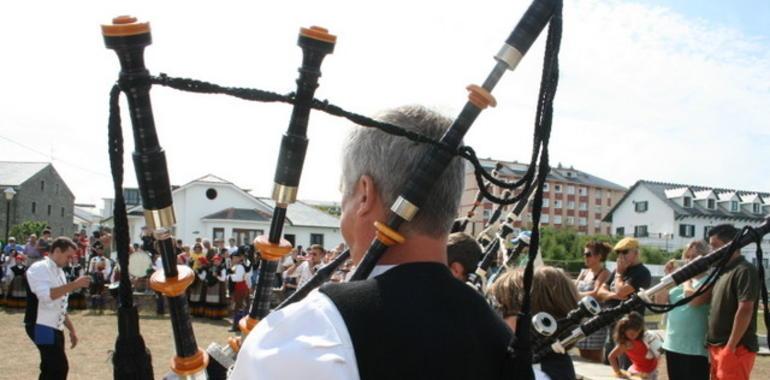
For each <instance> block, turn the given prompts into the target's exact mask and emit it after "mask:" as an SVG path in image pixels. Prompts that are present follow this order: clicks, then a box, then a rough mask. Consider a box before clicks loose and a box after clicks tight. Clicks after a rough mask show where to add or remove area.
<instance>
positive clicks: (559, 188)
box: [553, 184, 561, 193]
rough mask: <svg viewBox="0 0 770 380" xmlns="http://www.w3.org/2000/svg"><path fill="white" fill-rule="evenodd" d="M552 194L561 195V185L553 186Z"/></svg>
mask: <svg viewBox="0 0 770 380" xmlns="http://www.w3.org/2000/svg"><path fill="white" fill-rule="evenodd" d="M553 192H554V193H561V185H559V184H556V185H554V186H553Z"/></svg>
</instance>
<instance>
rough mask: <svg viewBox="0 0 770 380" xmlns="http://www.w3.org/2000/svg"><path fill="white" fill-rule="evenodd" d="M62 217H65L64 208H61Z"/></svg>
mask: <svg viewBox="0 0 770 380" xmlns="http://www.w3.org/2000/svg"><path fill="white" fill-rule="evenodd" d="M61 217H62V218H63V217H64V207H62V208H61Z"/></svg>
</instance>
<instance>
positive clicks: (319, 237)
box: [310, 234, 324, 247]
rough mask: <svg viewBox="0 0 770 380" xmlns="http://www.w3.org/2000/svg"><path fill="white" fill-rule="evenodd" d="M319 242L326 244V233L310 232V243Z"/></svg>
mask: <svg viewBox="0 0 770 380" xmlns="http://www.w3.org/2000/svg"><path fill="white" fill-rule="evenodd" d="M313 244H318V245H320V246H321V247H323V246H324V234H310V245H313Z"/></svg>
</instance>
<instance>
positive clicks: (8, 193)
mask: <svg viewBox="0 0 770 380" xmlns="http://www.w3.org/2000/svg"><path fill="white" fill-rule="evenodd" d="M3 194H5V205H6V213H5V244H8V228H9V227H10V226H11V201H12V200H13V196H14V195H16V190H14V189H13V188H12V187H9V188H7V189H5V191H3Z"/></svg>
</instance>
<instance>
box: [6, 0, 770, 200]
mask: <svg viewBox="0 0 770 380" xmlns="http://www.w3.org/2000/svg"><path fill="white" fill-rule="evenodd" d="M529 2H530V0H483V1H481V2H479V4H478V6H473V7H469V6H468V4H467V2H464V1H449V0H422V1H414V0H391V1H388V2H382V1H380V2H372V1H358V2H353V1H349V0H326V1H323V2H322V1H317V0H296V1H292V2H275V1H270V2H268V1H266V0H260V1H254V0H249V1H231V2H221V3H214V2H210V1H192V0H188V1H171V0H169V1H162V2H159V1H157V0H132V1H104V0H83V1H82V2H81V3H82V6H81V7H79V9H78V11H77V12H74V11H73V8H72V5H71V4H70V3H67V2H61V1H53V0H28V1H17V2H14V1H2V2H0V15H2V16H5V17H4V18H3V22H0V35H4V36H13V38H8V39H6V40H4V45H3V48H4V50H3V51H4V52H5V55H4V59H3V60H0V83H1V84H2V86H1V87H0V160H17V161H53V163H54V165H55V167H56V168H57V170H58V171H59V172H60V173H61V175H62V176H63V177H64V180H65V181H66V182H67V183H68V185H69V186H70V187H71V188H72V190H73V191H74V193H75V195H76V197H77V200H78V202H99V200H100V199H101V198H102V197H110V196H111V177H110V175H109V164H108V160H107V153H106V152H107V147H106V121H107V100H108V99H107V94H108V91H109V87H110V85H111V84H112V83H113V81H114V80H115V79H116V77H117V73H118V63H117V59H116V58H115V55H114V53H113V52H111V51H108V50H107V49H105V48H104V43H103V41H102V37H101V35H100V33H99V24H101V23H105V22H108V21H109V20H110V19H111V18H112V17H113V16H116V15H121V14H133V15H136V16H138V17H139V18H140V19H141V20H146V21H150V22H151V23H152V29H153V44H152V45H151V46H150V47H149V48H147V50H146V54H145V57H146V62H147V65H148V66H147V67H148V68H149V69H150V71H151V72H153V73H156V74H157V73H160V72H163V73H168V74H169V75H171V76H180V77H189V78H196V79H202V80H207V81H211V82H215V83H220V84H223V85H231V86H245V87H256V88H261V89H265V90H271V91H276V92H279V93H287V92H290V91H294V90H295V89H294V81H295V79H296V75H297V71H296V70H297V67H298V66H299V64H300V58H301V56H300V50H299V48H298V47H297V45H296V36H297V31H298V29H299V27H302V26H305V27H306V26H311V25H321V26H325V27H327V28H328V29H329V30H330V31H331V32H332V33H334V34H336V35H337V36H338V37H339V38H338V42H337V46H336V48H335V51H334V54H332V55H331V56H329V57H328V58H326V59H325V60H324V64H323V67H322V71H323V76H322V78H321V80H320V87H319V88H318V91H317V92H316V96H317V97H318V98H320V99H328V100H329V101H331V102H332V103H334V104H337V105H340V106H342V107H344V108H346V109H349V110H351V111H354V112H357V113H362V114H368V115H372V114H375V113H376V112H377V111H380V110H383V109H385V108H389V107H394V106H399V105H403V104H424V105H426V106H429V107H431V108H434V109H436V110H438V111H440V112H442V113H444V114H446V115H447V116H448V117H451V118H454V117H456V115H457V114H458V113H459V111H460V109H461V108H462V105H463V104H464V103H465V101H466V91H465V90H464V89H465V87H466V86H467V85H468V84H471V83H476V84H478V83H479V82H480V81H482V80H483V78H484V77H485V76H486V74H487V73H488V72H489V70H490V69H491V68H492V66H493V65H494V61H493V59H492V56H493V55H494V54H495V53H496V52H497V51H498V49H499V48H500V45H501V44H502V42H503V41H504V40H505V38H506V37H507V36H508V34H509V33H510V31H511V29H512V28H513V26H514V25H515V23H516V21H517V20H518V19H519V18H520V17H521V15H522V13H523V12H524V10H525V9H526V7H527V6H528V4H529ZM268 4H269V6H268ZM769 8H770V0H763V1H761V2H760V1H751V2H750V1H745V0H721V1H717V0H698V1H696V0H683V1H660V0H633V1H631V0H628V1H625V0H565V2H564V36H563V39H562V49H561V55H560V63H561V67H560V73H561V79H560V82H559V90H558V92H557V94H556V101H555V104H554V109H555V114H554V127H553V134H552V138H551V162H552V163H553V164H554V165H556V164H558V163H562V164H563V165H566V166H574V167H575V168H577V169H579V170H583V171H586V172H589V173H592V174H594V175H596V176H599V177H602V178H605V179H608V180H610V181H613V182H615V183H618V184H621V185H624V186H627V187H630V186H631V185H632V184H633V183H634V182H636V181H637V180H639V179H648V180H657V181H665V182H676V183H687V184H695V185H704V186H712V187H724V188H727V187H731V188H738V189H745V190H761V191H770V176H768V175H767V168H766V164H765V162H764V160H761V159H758V157H759V154H760V153H759V152H767V150H768V144H770V116H768V110H770V35H769V34H770V30H769V29H770V28H768V27H767V26H766V25H768V24H770V23H769V22H768V21H767V20H770V9H769ZM180 10H183V11H180ZM543 40H544V39H543V38H540V39H539V40H538V41H537V42H536V43H535V45H533V47H532V49H530V51H529V53H528V55H527V56H526V57H525V59H524V60H523V61H522V63H521V64H520V65H519V67H518V68H517V69H516V70H515V71H514V72H511V73H508V74H506V75H505V77H504V78H503V79H502V80H501V82H500V83H499V84H498V86H497V87H496V88H495V91H494V94H493V95H494V96H495V97H496V98H497V103H498V106H497V107H496V108H491V109H488V110H486V111H484V113H482V115H481V116H480V117H479V118H478V119H477V121H476V123H475V124H474V126H473V127H472V128H471V130H470V131H469V133H468V134H467V135H466V139H465V141H466V143H468V144H469V145H471V146H473V147H474V149H475V150H476V152H477V153H478V154H479V156H480V157H491V158H495V159H500V160H506V161H514V160H518V161H523V160H526V159H527V158H528V157H529V155H530V150H531V134H532V125H533V120H534V112H535V108H536V99H537V90H538V84H539V76H540V71H541V67H542V56H543ZM152 97H153V106H154V111H155V118H156V125H157V127H158V134H159V137H160V140H161V144H162V145H163V147H164V148H165V150H166V152H167V157H168V162H169V174H170V176H171V181H172V183H174V184H180V185H181V184H184V183H186V182H188V181H191V180H193V179H195V178H199V177H202V176H204V175H206V174H208V173H212V174H215V175H218V176H220V177H222V178H225V179H228V180H231V181H233V182H234V183H235V184H236V185H239V186H241V187H243V188H248V189H253V191H254V193H256V194H259V195H268V194H270V190H271V188H272V178H273V173H274V170H275V162H276V159H277V155H278V149H277V147H278V142H279V141H280V138H281V135H282V134H283V132H284V131H285V129H286V126H287V123H288V119H289V114H290V108H289V107H288V106H286V105H277V104H252V103H246V102H243V101H239V100H234V99H230V98H225V97H221V96H218V97H217V96H203V95H192V94H183V93H179V92H175V91H171V90H168V89H164V88H157V89H153V92H152ZM125 110H126V107H125V106H124V107H123V111H124V115H123V120H124V121H125V125H124V131H125V132H126V152H127V154H128V152H130V151H131V150H133V145H132V144H133V142H132V138H131V137H130V134H129V133H128V128H129V127H128V124H129V123H128V120H129V117H128V115H127V114H125ZM350 127H351V126H350V125H349V124H348V123H346V122H345V121H343V120H340V119H338V118H333V117H330V116H327V115H323V114H320V113H318V112H314V113H312V114H311V119H310V126H309V129H308V134H309V139H310V145H309V151H308V155H307V160H306V163H305V168H304V170H303V177H302V183H301V185H300V190H299V191H300V193H299V197H300V199H318V200H336V199H339V196H340V194H339V192H338V184H339V176H340V162H339V152H340V151H341V147H342V142H343V141H344V137H345V133H346V131H347V129H348V128H350ZM125 162H126V173H132V172H133V167H132V166H131V165H132V164H131V160H130V158H128V157H126V160H125ZM135 183H136V182H135V179H134V177H133V175H127V176H126V185H127V186H133V185H135Z"/></svg>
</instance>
